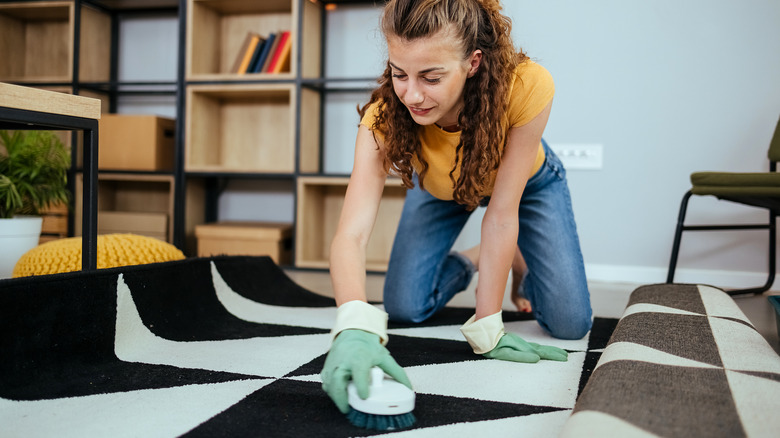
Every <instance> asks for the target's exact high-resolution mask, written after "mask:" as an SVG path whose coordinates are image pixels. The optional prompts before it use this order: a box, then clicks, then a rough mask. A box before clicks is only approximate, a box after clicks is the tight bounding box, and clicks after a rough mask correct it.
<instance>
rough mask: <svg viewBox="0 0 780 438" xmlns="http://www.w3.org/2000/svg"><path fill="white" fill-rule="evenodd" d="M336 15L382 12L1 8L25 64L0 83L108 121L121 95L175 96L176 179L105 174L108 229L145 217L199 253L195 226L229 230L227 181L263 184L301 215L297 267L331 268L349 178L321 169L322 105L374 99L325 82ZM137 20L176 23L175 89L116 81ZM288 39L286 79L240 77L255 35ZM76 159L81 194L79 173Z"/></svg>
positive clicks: (393, 201) (228, 6)
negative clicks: (67, 102)
mask: <svg viewBox="0 0 780 438" xmlns="http://www.w3.org/2000/svg"><path fill="white" fill-rule="evenodd" d="M340 4H365V5H376V2H374V1H372V0H366V1H344V0H342V1H337V0H263V1H246V0H53V1H47V0H29V1H11V2H2V1H0V50H2V51H3V52H4V53H5V52H7V53H11V56H10V57H12V58H14V59H20V60H21V59H23V60H24V62H20V63H13V64H12V63H9V64H4V65H1V66H0V81H8V82H14V83H20V84H25V85H31V86H36V87H40V88H47V89H56V90H57V91H62V92H68V93H73V94H84V95H90V96H92V97H98V98H100V99H102V100H103V101H104V105H103V107H104V111H105V112H112V113H113V112H116V110H117V100H118V97H121V96H125V95H131V96H134V95H164V96H168V97H170V98H175V103H174V104H173V105H174V106H175V109H174V110H173V112H174V113H175V118H176V133H175V145H176V146H175V157H174V167H173V169H172V170H170V171H115V170H112V169H101V172H100V175H99V184H98V185H99V192H100V199H99V211H100V212H101V213H102V215H103V216H102V217H104V218H108V222H111V221H112V220H115V219H116V217H117V216H120V219H121V216H122V215H123V214H124V215H128V214H129V215H130V216H133V215H135V217H137V218H139V220H140V218H144V219H149V221H150V223H156V224H157V225H156V227H157V230H158V231H159V230H160V229H161V226H160V224H162V223H164V224H165V225H164V237H165V240H168V241H170V242H172V243H174V244H175V245H176V246H178V247H179V248H181V249H182V250H184V251H185V253H186V254H187V255H191V256H194V255H195V254H196V251H195V243H194V239H195V236H194V228H195V227H196V226H197V225H200V224H203V223H207V222H213V221H217V220H220V219H221V218H220V217H219V216H220V212H219V202H220V196H222V194H223V192H224V190H225V188H226V187H229V186H231V182H241V181H244V182H247V184H244V185H251V186H253V187H260V189H259V191H260V192H262V193H265V192H264V191H265V190H266V189H265V187H267V188H268V193H276V192H277V191H278V190H279V188H280V187H281V188H282V190H283V192H284V193H283V195H284V196H286V197H288V198H290V199H291V201H290V203H289V204H287V201H283V202H280V203H278V204H275V205H284V206H285V207H284V209H285V210H286V209H288V208H289V209H290V210H291V211H289V212H285V216H286V217H289V218H290V220H289V222H291V223H290V225H291V228H292V230H293V237H292V238H293V248H294V257H293V261H292V264H291V265H290V266H288V267H295V268H298V267H300V268H304V269H326V268H327V266H328V255H327V248H328V245H329V242H330V239H331V237H332V234H333V232H334V231H335V223H336V221H337V220H338V215H339V214H340V202H341V201H340V198H341V197H343V195H344V193H345V191H346V185H347V182H348V177H347V176H346V175H345V174H344V173H339V174H330V173H328V172H326V171H325V170H324V169H323V167H324V166H323V159H324V158H323V131H324V129H323V125H324V122H323V121H324V120H328V119H327V117H326V116H325V115H324V112H325V111H324V110H325V105H326V102H327V99H328V96H331V95H333V94H334V93H347V94H349V93H355V92H358V93H364V92H365V91H366V85H365V84H366V83H369V82H371V79H370V78H369V79H368V80H366V79H365V78H353V80H344V79H343V78H342V79H337V78H328V77H325V74H324V70H325V69H324V61H325V57H326V56H328V53H327V50H326V49H325V48H326V44H325V41H326V39H327V34H328V29H327V24H326V23H327V17H328V15H327V14H329V13H330V11H331V10H332V6H333V5H340ZM128 14H136V15H139V14H140V15H143V14H146V15H149V16H159V15H165V14H173V15H174V16H175V17H176V28H177V29H176V32H177V41H178V42H177V45H178V53H177V55H176V73H175V74H176V77H175V78H166V79H162V80H146V79H141V80H134V79H127V78H125V79H123V80H120V79H118V74H117V70H118V63H119V61H118V59H119V58H120V57H121V56H122V54H121V53H118V52H119V48H120V46H121V45H120V44H119V42H118V39H119V32H118V30H117V29H118V24H117V23H118V22H120V21H121V20H122V19H123V17H125V16H127V15H128ZM285 31H287V32H289V35H290V36H289V39H290V41H291V44H290V46H289V59H288V60H287V62H285V63H283V64H282V65H283V67H281V68H280V69H277V70H278V71H276V72H268V71H262V70H260V71H259V72H254V71H247V72H245V73H239V72H237V71H236V70H235V65H236V62H237V60H238V58H239V56H240V55H241V54H242V47H243V45H244V41H245V40H246V38H247V35H248V34H249V33H250V32H253V33H256V34H258V35H260V36H261V37H263V38H268V36H269V35H270V34H272V33H274V34H277V35H279V34H281V33H282V32H285ZM30 34H32V35H33V36H32V37H29V36H28V35H30ZM109 41H110V43H108V42H109ZM134 53H135V56H138V53H137V52H134ZM41 59H47V60H48V62H41ZM125 61H127V60H125ZM130 61H131V62H132V60H130ZM354 79H357V80H354ZM355 84H359V85H355ZM360 100H362V98H361V99H360ZM356 103H357V102H356ZM352 107H354V105H352ZM355 123H357V120H355ZM74 135H75V134H74ZM73 138H74V140H71V141H72V142H73V144H78V143H76V142H75V138H76V137H73ZM351 141H354V134H352V140H351ZM75 156H76V158H74V165H73V169H74V171H73V175H72V176H73V178H72V180H73V181H74V185H75V184H76V181H78V180H79V179H80V175H79V171H80V166H81V163H80V162H78V159H77V156H78V154H75ZM249 181H251V184H249V183H248V182H249ZM238 185H240V186H241V184H238ZM74 188H75V187H74ZM404 193H405V192H404V190H403V189H402V188H400V185H398V184H394V182H392V180H391V182H389V183H388V186H387V189H386V190H385V198H386V201H383V205H382V207H381V208H382V213H381V214H380V217H381V221H380V223H378V224H377V229H378V232H377V233H375V234H376V235H377V236H378V237H376V238H375V240H376V242H372V244H371V248H370V251H369V269H370V270H384V269H385V266H386V262H387V257H388V255H389V249H390V246H391V244H392V236H393V234H394V232H395V223H396V222H397V219H398V216H399V215H400V209H401V208H400V205H401V204H402V202H403V197H404ZM263 196H265V195H263ZM269 196H270V195H269ZM141 199H146V200H147V202H142V201H140V200H141ZM76 202H80V200H79V199H77V200H76ZM264 205H265V204H264ZM288 205H289V207H287V206H288ZM263 208H266V209H267V208H275V207H271V206H270V204H269V205H268V206H266V207H263V206H262V205H261V206H255V208H254V210H253V211H256V210H262V209H263ZM74 210H77V209H74ZM144 215H147V216H144ZM127 217H129V216H127ZM155 217H156V218H157V222H155V219H154V218H155ZM99 220H100V219H99ZM258 220H261V221H262V220H264V219H263V218H262V217H258ZM71 222H73V221H71ZM71 228H72V229H71V230H70V231H69V234H71V235H76V234H78V231H79V230H78V229H77V228H76V227H75V226H74V225H71Z"/></svg>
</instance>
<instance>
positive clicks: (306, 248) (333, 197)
mask: <svg viewBox="0 0 780 438" xmlns="http://www.w3.org/2000/svg"><path fill="white" fill-rule="evenodd" d="M348 182H349V178H348V177H328V176H303V177H300V178H298V208H297V211H298V217H297V218H296V231H295V234H296V236H297V239H296V240H295V254H296V258H295V265H296V266H297V267H300V268H315V269H327V268H328V255H329V254H328V253H329V250H330V243H331V240H332V238H333V234H334V233H335V232H336V227H337V225H338V221H339V215H340V214H341V208H342V205H343V204H344V195H345V194H346V191H347V183H348ZM405 195H406V189H404V188H403V187H401V182H400V180H397V179H394V178H388V180H387V182H386V183H385V190H384V193H383V194H382V196H383V199H382V203H381V204H380V206H379V211H378V213H377V220H376V223H375V224H374V231H373V233H372V234H371V238H370V240H369V241H368V246H367V248H366V269H367V270H369V271H386V270H387V262H388V260H389V259H390V251H391V249H392V246H393V240H394V239H395V231H396V227H397V225H398V221H399V220H400V218H401V210H402V208H403V202H404V198H405Z"/></svg>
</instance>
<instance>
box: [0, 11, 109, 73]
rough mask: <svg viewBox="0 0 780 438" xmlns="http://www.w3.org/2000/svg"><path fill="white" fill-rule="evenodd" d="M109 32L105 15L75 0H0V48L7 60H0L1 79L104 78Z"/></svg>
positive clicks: (107, 18)
mask: <svg viewBox="0 0 780 438" xmlns="http://www.w3.org/2000/svg"><path fill="white" fill-rule="evenodd" d="M77 18H78V22H79V26H78V28H77V27H76V21H77ZM110 35H111V17H110V15H108V14H107V13H105V12H103V11H101V10H99V9H97V8H95V7H93V6H90V5H86V4H85V5H81V4H80V3H77V2H74V1H40V2H30V1H27V2H9V3H0V53H3V55H4V59H5V60H9V61H11V62H3V63H0V81H2V82H11V83H17V84H36V83H71V82H73V81H79V80H81V81H108V80H109V76H110V64H109V62H108V60H109V59H110V50H111V47H110V46H109V45H106V44H105V42H106V41H107V40H110ZM77 51H78V53H79V56H78V63H77V67H76V63H75V62H74V61H75V59H76V56H75V54H76V52H77Z"/></svg>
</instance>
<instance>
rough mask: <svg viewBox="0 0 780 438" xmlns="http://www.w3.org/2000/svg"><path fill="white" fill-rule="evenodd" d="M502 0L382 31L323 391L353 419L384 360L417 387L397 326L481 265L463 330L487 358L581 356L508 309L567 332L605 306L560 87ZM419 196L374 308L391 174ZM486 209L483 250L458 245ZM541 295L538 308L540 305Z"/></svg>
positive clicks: (407, 18)
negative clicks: (523, 327)
mask: <svg viewBox="0 0 780 438" xmlns="http://www.w3.org/2000/svg"><path fill="white" fill-rule="evenodd" d="M500 10H501V5H500V4H499V2H498V0H427V1H426V0H390V1H389V2H388V3H387V5H386V6H385V9H384V13H383V15H382V20H381V27H382V31H383V33H384V35H385V38H386V40H387V47H388V63H387V68H386V70H385V72H384V74H383V76H382V78H381V79H380V86H379V87H378V88H377V89H376V90H375V91H374V93H373V94H372V96H371V101H370V102H369V103H368V104H367V105H366V106H365V107H363V109H362V111H361V113H362V114H361V116H362V120H361V124H360V127H359V129H358V134H357V140H356V146H355V164H354V168H353V172H352V175H351V178H350V182H349V186H348V188H347V193H346V197H345V201H344V207H343V210H342V213H341V219H340V222H339V225H338V229H337V231H336V234H335V236H334V239H333V243H332V245H331V256H330V260H331V278H332V282H333V287H334V290H335V296H336V302H337V304H338V305H339V309H338V316H337V321H336V325H335V326H334V329H333V332H332V333H333V336H334V341H333V344H332V346H331V349H330V352H329V353H328V357H327V359H326V362H325V367H324V368H323V372H322V379H323V388H324V389H325V391H326V392H328V394H329V395H330V396H331V398H332V399H333V400H334V402H335V403H336V405H337V406H338V407H339V409H341V410H342V412H345V413H346V412H347V410H348V405H347V401H346V398H347V397H346V390H345V388H346V385H347V382H348V381H349V380H350V379H352V380H354V381H355V383H356V386H357V387H358V391H359V393H360V395H361V396H363V397H365V396H367V395H368V379H369V377H368V370H369V369H370V368H371V367H372V366H380V367H381V368H383V369H384V370H385V372H387V373H388V374H389V375H390V376H392V377H393V378H395V379H396V380H398V381H400V382H402V383H405V384H407V385H408V386H409V387H411V384H410V382H409V379H408V378H407V376H406V374H405V373H404V371H403V369H401V367H399V366H398V365H397V364H396V363H395V361H394V360H393V359H392V357H390V354H389V353H388V352H387V350H386V349H385V348H384V345H385V344H386V343H387V339H388V337H387V332H386V327H387V320H388V314H389V317H390V318H392V319H394V320H398V321H404V322H420V321H423V320H425V319H426V318H428V317H430V316H431V315H433V314H434V313H435V312H436V311H438V310H439V309H441V308H442V307H444V306H445V305H446V303H447V302H448V301H449V300H450V299H451V298H452V297H453V296H454V295H455V294H456V293H458V292H460V291H462V290H464V289H465V288H466V287H467V286H468V284H469V282H470V281H471V279H472V276H473V275H474V273H475V272H476V270H477V267H478V268H479V272H480V275H479V278H478V283H477V294H476V313H475V315H474V316H473V317H472V318H471V319H470V320H469V321H467V322H466V323H465V324H464V326H463V327H462V328H461V331H462V332H463V335H464V336H465V338H466V340H467V341H468V342H469V344H470V345H471V347H472V348H473V350H474V352H475V353H477V354H483V355H485V356H487V357H490V358H496V359H503V360H513V361H520V362H536V361H538V360H539V359H551V360H566V352H565V351H563V350H561V349H558V348H555V347H547V346H540V345H537V344H530V343H527V342H525V341H523V340H522V339H521V338H519V337H518V336H516V335H514V334H511V333H505V332H504V328H503V322H502V320H501V304H502V301H503V295H504V290H505V287H506V281H507V276H508V275H509V273H510V271H511V272H512V274H513V291H512V298H513V302H515V304H516V305H517V306H518V309H520V310H524V309H526V308H527V307H528V305H529V304H530V307H531V308H532V311H533V313H534V316H535V317H536V319H537V321H538V322H539V324H540V325H541V326H542V327H543V328H544V329H545V330H546V331H548V332H549V333H550V334H551V335H552V336H555V337H558V338H562V339H579V338H582V337H583V336H585V334H586V333H587V332H588V331H589V330H590V327H591V321H592V319H591V309H590V297H589V293H588V289H587V284H586V279H585V272H584V266H583V261H582V255H581V252H580V247H579V239H578V237H577V232H576V227H575V223H574V217H573V214H572V209H571V202H570V199H569V192H568V187H567V184H566V179H565V171H564V169H563V166H562V165H561V163H560V161H559V160H558V159H557V157H555V155H554V153H553V152H552V151H551V150H550V149H549V148H548V147H547V145H546V144H545V143H544V142H543V141H542V133H543V131H544V128H545V126H546V124H547V119H548V117H549V114H550V108H551V105H552V97H553V94H554V86H553V82H552V78H551V77H550V75H549V73H548V72H547V71H546V70H545V69H544V68H543V67H541V66H540V65H538V64H536V63H534V62H532V61H531V60H529V59H528V57H527V56H526V55H525V54H524V53H522V52H517V51H516V49H515V48H514V46H513V43H512V39H511V21H510V20H509V18H507V17H505V16H503V15H502V14H501V13H500ZM388 174H390V175H397V176H399V177H400V178H401V179H402V180H403V183H404V185H405V186H406V187H407V188H409V190H408V192H407V195H406V201H405V204H404V209H403V213H402V217H401V221H400V224H399V227H398V231H397V234H396V239H395V242H394V244H393V250H392V254H391V256H390V262H389V266H388V271H387V275H386V280H385V291H384V306H385V310H386V311H387V313H385V312H382V311H381V310H379V309H377V308H375V307H373V306H370V305H368V304H367V303H366V293H365V248H366V244H367V242H368V239H369V235H370V233H371V230H372V227H373V225H374V222H375V219H376V215H377V210H378V206H379V202H380V199H381V195H382V189H383V187H384V182H385V179H386V178H387V175H388ZM479 205H484V206H486V211H485V215H484V218H483V220H482V226H481V243H480V246H479V247H477V248H474V249H472V250H469V251H466V252H464V253H456V252H451V247H452V244H453V243H454V241H455V239H456V237H457V236H458V234H459V233H460V231H461V229H462V227H463V226H464V224H465V223H466V220H467V219H468V217H469V215H470V214H471V212H473V210H474V209H475V208H476V207H477V206H479ZM526 299H527V300H528V301H525V300H526Z"/></svg>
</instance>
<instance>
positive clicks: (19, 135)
mask: <svg viewBox="0 0 780 438" xmlns="http://www.w3.org/2000/svg"><path fill="white" fill-rule="evenodd" d="M69 167H70V153H69V152H68V149H67V148H66V147H65V145H64V144H63V143H62V141H60V139H59V138H58V137H57V136H56V135H55V134H54V133H53V132H51V131H0V248H2V250H1V251H0V278H7V277H10V276H11V273H12V272H13V268H14V265H16V262H17V261H18V260H19V258H20V257H21V256H22V255H24V253H25V252H27V251H28V250H30V249H31V248H34V247H35V246H36V245H38V240H39V239H40V234H41V224H42V221H43V220H42V218H41V217H40V212H41V210H43V209H45V208H46V207H48V206H49V205H51V204H56V203H59V202H64V203H67V202H68V201H69V199H70V192H69V191H68V189H67V181H68V168H69Z"/></svg>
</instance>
